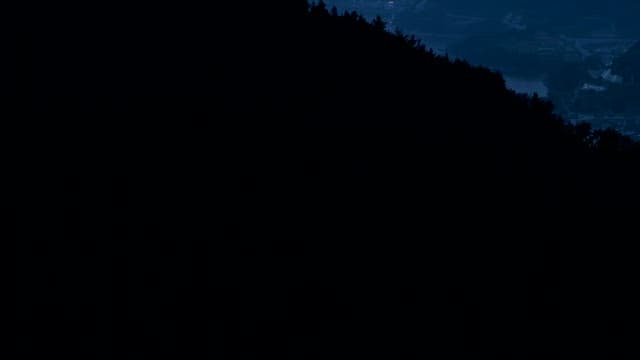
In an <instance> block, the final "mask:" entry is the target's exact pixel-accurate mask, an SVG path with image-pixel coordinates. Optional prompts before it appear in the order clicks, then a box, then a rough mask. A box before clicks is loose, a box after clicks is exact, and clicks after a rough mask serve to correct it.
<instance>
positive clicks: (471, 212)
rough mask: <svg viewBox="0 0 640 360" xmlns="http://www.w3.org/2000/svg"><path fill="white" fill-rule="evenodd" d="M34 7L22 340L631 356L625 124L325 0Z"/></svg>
mask: <svg viewBox="0 0 640 360" xmlns="http://www.w3.org/2000/svg"><path fill="white" fill-rule="evenodd" d="M332 13H333V14H332ZM26 14H28V15H29V16H27V17H26V20H25V19H22V18H21V17H19V16H16V17H15V19H13V21H15V23H16V24H19V26H18V25H16V26H15V27H14V28H13V32H11V33H10V35H11V36H10V40H11V41H8V42H7V43H6V45H4V46H6V47H11V49H12V51H11V52H10V55H9V56H8V57H7V58H6V59H4V60H3V61H7V62H8V63H9V64H10V65H11V64H12V66H13V67H12V68H11V69H13V70H15V71H11V74H10V75H8V76H7V77H6V78H7V79H9V80H7V82H5V84H4V85H3V86H5V88H6V91H4V92H3V98H2V109H3V115H4V118H5V121H3V125H2V126H3V131H2V134H3V138H4V139H3V145H4V147H3V150H4V152H3V154H4V155H3V160H4V161H3V164H4V170H5V171H4V173H5V177H6V178H7V179H9V181H8V184H7V185H5V195H4V197H3V198H4V200H3V204H4V206H5V207H6V208H7V209H8V210H9V220H10V221H9V223H10V224H11V228H10V231H11V233H12V234H13V238H14V239H15V241H13V243H12V244H13V245H14V249H15V252H16V257H15V259H16V264H15V267H14V269H15V272H16V274H15V278H16V280H17V281H16V289H15V299H16V306H15V309H14V310H15V314H16V319H17V324H16V327H15V331H14V333H15V334H16V337H15V339H16V340H15V342H14V343H15V349H16V350H17V354H18V355H17V356H16V357H17V358H35V357H38V358H42V357H43V356H45V355H46V356H53V355H55V356H57V355H60V356H64V357H65V358H82V359H92V358H210V357H219V358H225V359H226V358H264V357H266V356H269V355H271V356H277V357H280V358H292V359H293V358H295V359H306V358H318V359H320V358H371V357H374V356H375V357H387V358H424V357H428V356H433V357H441V356H445V357H447V358H468V357H469V356H477V355H488V356H492V357H493V356H501V357H506V358H539V357H542V356H544V357H545V358H548V357H566V356H572V357H574V356H580V357H584V356H589V357H593V356H596V357H607V358H610V357H616V358H625V356H627V355H629V356H632V355H633V352H634V351H635V350H634V348H635V346H634V345H635V344H634V341H633V340H634V339H635V337H634V331H635V330H634V329H635V323H636V322H637V310H636V307H635V304H637V300H638V299H637V297H636V295H634V293H635V292H634V291H633V290H634V289H633V280H634V279H635V275H636V274H637V269H636V262H635V251H634V246H633V245H634V243H633V239H634V238H635V233H634V232H629V233H627V231H628V230H633V231H636V230H637V229H633V225H634V220H635V219H634V217H635V215H636V214H637V207H638V195H639V194H638V189H637V184H638V175H639V173H638V165H640V164H639V161H638V159H639V157H638V156H639V155H638V151H639V150H638V145H637V144H636V143H634V142H632V141H630V140H629V139H627V138H625V137H623V136H621V135H620V134H618V133H616V132H614V131H609V130H607V131H591V130H590V129H589V127H588V126H586V125H578V126H574V125H570V124H567V123H566V122H564V121H563V120H562V119H561V118H559V117H557V116H555V115H554V114H553V113H552V105H551V104H550V103H548V102H545V101H543V100H541V99H539V98H535V97H534V98H528V97H525V96H522V95H516V94H515V93H513V92H511V91H508V90H507V89H506V88H505V85H504V80H503V79H502V77H501V76H500V74H497V73H494V72H491V71H489V70H487V69H484V68H479V67H474V66H471V65H469V64H468V63H465V62H462V61H451V60H449V59H447V58H444V57H439V56H435V55H434V54H433V53H431V52H429V51H427V50H425V48H424V47H423V46H422V45H421V44H419V43H418V42H417V41H416V40H415V39H413V38H412V37H410V36H406V35H403V34H391V33H388V32H386V31H384V26H383V24H382V23H381V22H380V21H375V22H374V23H368V22H367V21H365V20H364V19H363V18H362V17H360V16H359V15H358V14H355V13H347V14H342V15H338V14H335V12H333V11H331V10H330V9H326V7H325V6H323V5H322V4H321V5H317V6H313V7H311V8H310V9H309V8H308V7H307V4H306V2H305V1H290V2H273V3H271V4H267V3H264V2H261V3H257V4H253V3H252V2H242V3H236V4H209V5H195V3H194V4H191V3H186V4H183V3H181V5H175V4H165V3H163V2H154V3H148V4H143V5H138V4H137V3H136V4H127V5H126V6H124V5H122V6H121V5H119V4H114V3H109V4H107V5H95V4H94V5H83V6H80V7H78V6H74V7H66V6H65V5H61V4H50V5H48V6H43V7H38V8H37V9H36V8H34V9H30V11H29V12H27V13H26ZM228 19H233V21H232V22H228V21H225V20H228Z"/></svg>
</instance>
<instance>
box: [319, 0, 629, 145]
mask: <svg viewBox="0 0 640 360" xmlns="http://www.w3.org/2000/svg"><path fill="white" fill-rule="evenodd" d="M477 3H479V2H477V1H476V2H471V1H463V0H458V1H428V0H395V1H387V0H385V1H381V0H334V1H328V2H327V4H328V6H334V5H335V6H336V7H337V8H338V9H339V11H340V12H342V11H345V10H348V11H352V10H356V11H358V12H360V13H362V14H364V15H365V16H366V17H369V18H372V17H374V16H376V15H380V16H381V17H382V18H383V19H384V20H385V21H386V23H387V26H388V28H390V29H391V30H394V29H399V30H401V31H402V32H403V33H406V34H413V35H415V36H416V37H417V38H418V39H420V40H421V41H422V42H423V43H424V44H425V45H426V46H427V47H428V48H431V49H432V50H433V51H434V52H436V53H438V54H441V55H447V56H449V57H453V58H462V59H465V60H467V61H469V62H470V63H472V64H477V65H483V66H487V67H489V68H491V69H494V70H497V71H500V72H501V73H502V74H503V75H504V77H505V80H506V83H507V86H508V87H510V88H511V89H513V90H515V91H517V92H523V93H528V94H533V93H537V94H538V95H539V96H542V97H547V98H549V99H551V100H552V101H553V102H554V104H555V105H556V111H557V112H558V113H559V114H561V115H563V116H564V117H565V118H566V119H568V120H570V121H572V122H578V121H587V122H589V123H590V124H592V126H593V127H595V128H606V127H614V128H616V129H617V130H619V131H621V132H622V133H624V134H626V135H629V136H631V137H634V138H637V139H640V108H638V109H635V108H634V106H628V105H629V104H628V103H629V99H628V98H629V97H632V98H634V99H635V98H637V96H636V95H640V86H639V87H638V88H637V89H636V87H635V86H627V85H628V82H629V81H632V80H631V79H630V78H628V76H630V74H631V73H634V70H632V69H633V68H635V67H638V68H640V61H639V62H635V63H634V61H633V60H631V59H626V60H621V61H626V62H627V63H626V65H625V70H624V71H625V72H626V75H627V78H625V75H623V74H618V73H616V71H618V72H623V70H621V69H619V68H620V66H618V67H616V63H618V62H619V61H618V60H619V59H624V56H625V55H626V54H627V53H628V52H629V50H630V49H631V48H632V47H633V45H634V44H635V43H636V39H640V27H639V28H636V27H635V26H637V24H635V22H633V21H630V20H629V19H628V18H627V16H628V13H629V12H633V10H635V9H636V8H638V6H637V5H635V4H633V3H632V2H627V1H625V0H612V1H611V2H609V3H608V4H609V5H613V4H620V9H619V11H618V10H616V9H613V8H612V7H611V6H609V7H608V10H607V11H606V12H605V10H602V9H604V8H600V7H599V5H598V4H599V3H600V4H602V2H598V1H591V2H589V1H584V2H580V5H581V6H580V7H578V8H576V7H573V9H579V10H575V12H571V10H572V8H571V6H570V5H571V4H572V2H571V1H562V0H559V1H557V3H558V4H559V5H558V6H555V5H554V6H555V8H554V9H556V11H555V12H553V10H549V7H546V8H544V9H542V8H541V7H542V6H543V5H540V4H545V3H548V4H553V2H546V1H540V2H531V1H526V0H521V1H512V2H507V1H494V2H492V3H489V2H483V4H486V6H484V7H479V6H477ZM474 4H476V5H474ZM611 9H613V10H611ZM627 9H628V10H629V11H625V10H627ZM543 10H544V11H543ZM637 10H638V11H640V8H638V9H637ZM550 11H551V12H553V13H554V14H555V16H549V12H550ZM634 24H635V25H634ZM637 58H638V60H640V51H638V55H637ZM638 79H639V80H640V71H639V72H638ZM633 81H634V82H635V81H636V80H635V79H634V80H633ZM621 96H622V97H624V98H625V99H620V97H621ZM594 99H596V100H595V101H594ZM585 104H591V105H592V106H585Z"/></svg>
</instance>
